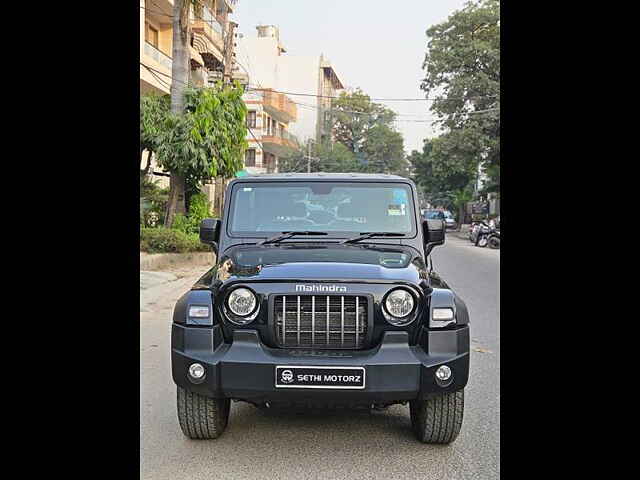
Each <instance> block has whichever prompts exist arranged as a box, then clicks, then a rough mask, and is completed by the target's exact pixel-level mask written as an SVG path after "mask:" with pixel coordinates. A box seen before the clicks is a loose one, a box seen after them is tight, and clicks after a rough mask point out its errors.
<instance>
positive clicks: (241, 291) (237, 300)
mask: <svg viewBox="0 0 640 480" xmlns="http://www.w3.org/2000/svg"><path fill="white" fill-rule="evenodd" d="M226 304H227V308H228V309H229V311H230V312H231V313H232V315H230V316H229V317H230V318H229V320H231V321H232V322H234V323H237V324H239V325H246V324H247V323H250V322H251V321H252V320H253V319H255V317H256V315H255V314H256V313H257V306H258V299H257V298H256V295H255V293H253V292H252V291H251V290H249V289H248V288H244V287H241V288H236V289H235V290H232V291H231V293H229V295H228V296H227V301H226Z"/></svg>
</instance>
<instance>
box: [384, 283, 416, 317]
mask: <svg viewBox="0 0 640 480" xmlns="http://www.w3.org/2000/svg"><path fill="white" fill-rule="evenodd" d="M415 305H416V302H415V299H414V298H413V295H412V294H411V292H409V291H408V290H405V289H403V288H397V289H395V290H392V291H391V292H389V294H388V295H387V298H386V299H385V301H384V308H385V310H386V313H387V315H386V317H387V321H388V322H389V323H391V324H392V325H406V324H408V323H410V322H411V321H412V320H413V318H412V316H411V313H413V311H414V307H415Z"/></svg>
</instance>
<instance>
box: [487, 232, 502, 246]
mask: <svg viewBox="0 0 640 480" xmlns="http://www.w3.org/2000/svg"><path fill="white" fill-rule="evenodd" d="M487 245H488V246H489V248H500V230H497V229H495V230H494V231H493V232H491V233H490V234H489V238H488V239H487Z"/></svg>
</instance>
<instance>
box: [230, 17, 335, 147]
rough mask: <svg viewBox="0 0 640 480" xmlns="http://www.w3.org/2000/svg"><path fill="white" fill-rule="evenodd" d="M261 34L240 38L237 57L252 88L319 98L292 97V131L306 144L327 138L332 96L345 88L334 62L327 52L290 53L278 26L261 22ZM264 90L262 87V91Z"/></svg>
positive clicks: (258, 27) (259, 32) (259, 29)
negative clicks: (295, 112) (293, 106)
mask: <svg viewBox="0 0 640 480" xmlns="http://www.w3.org/2000/svg"><path fill="white" fill-rule="evenodd" d="M256 30H257V35H256V36H251V37H250V36H248V35H245V36H243V37H242V38H238V40H237V46H236V59H237V61H238V63H239V64H240V65H242V67H243V68H244V69H245V70H246V72H247V74H248V82H249V87H250V88H249V90H250V91H251V92H254V93H255V92H256V90H255V89H272V90H276V91H280V92H293V93H309V94H312V95H318V97H306V96H293V95H291V96H289V97H287V98H289V99H290V100H291V99H293V100H292V102H293V103H294V105H296V106H297V115H296V119H295V121H291V124H290V125H289V130H288V132H289V134H290V135H293V136H295V137H296V138H297V139H298V140H299V141H300V142H301V143H302V144H305V143H306V142H307V141H308V140H314V141H316V142H319V141H322V140H323V139H326V138H327V135H328V134H329V131H328V130H329V129H328V122H329V121H330V106H331V99H330V98H322V97H320V96H325V97H332V96H337V95H338V94H339V93H340V91H341V90H342V89H343V88H344V87H343V84H342V82H341V81H340V79H339V78H338V75H337V73H336V72H335V70H334V68H333V67H332V66H331V62H330V61H329V60H328V59H327V58H325V57H324V55H322V54H320V55H289V54H287V49H286V48H285V46H284V45H283V44H282V42H281V41H280V31H279V29H278V27H277V26H275V25H258V26H257V27H256ZM258 91H260V90H258Z"/></svg>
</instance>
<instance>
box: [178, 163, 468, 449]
mask: <svg viewBox="0 0 640 480" xmlns="http://www.w3.org/2000/svg"><path fill="white" fill-rule="evenodd" d="M221 216H222V218H221V219H205V220H203V221H202V223H201V225H200V239H201V241H202V242H204V243H207V244H210V245H211V246H212V249H213V251H214V252H215V254H216V263H215V265H214V267H213V268H212V269H211V270H209V271H208V272H207V273H206V274H205V275H204V276H203V277H202V278H200V280H198V281H197V282H196V284H195V285H194V286H193V287H192V288H191V290H190V291H188V292H187V293H186V294H185V295H183V296H182V297H181V298H180V299H179V300H178V302H177V304H176V306H175V309H174V312H173V324H172V332H171V367H172V375H173V379H174V381H175V383H176V384H177V390H178V391H177V410H178V420H179V423H180V427H181V428H182V431H183V432H184V434H185V435H186V436H188V437H190V438H194V439H195V438H199V439H201V438H217V437H218V436H220V435H221V434H222V432H223V431H224V430H225V428H226V426H227V421H228V418H229V405H230V401H231V400H234V401H245V402H249V403H252V404H254V405H256V406H258V407H264V408H273V407H278V408H299V407H303V408H304V407H328V408H341V407H345V408H356V407H365V408H384V407H387V406H389V405H393V404H397V403H400V404H406V403H409V410H410V415H411V426H412V429H413V431H414V432H415V434H416V436H417V437H418V439H419V440H420V441H422V442H425V443H450V442H452V441H453V440H455V438H456V437H457V436H458V433H459V432H460V427H461V425H462V415H463V408H464V387H465V385H466V384H467V378H468V375H469V316H468V313H467V308H466V306H465V304H464V302H463V301H462V300H461V299H460V298H459V297H458V296H457V295H456V294H455V293H454V292H453V291H452V290H451V289H450V288H449V286H448V285H447V284H446V283H445V281H444V280H443V279H442V278H441V277H440V276H439V275H438V274H437V273H436V272H435V271H434V270H433V262H432V261H430V259H429V254H430V252H431V250H432V249H433V248H434V247H435V246H437V245H442V244H443V243H444V241H445V223H444V222H443V221H442V220H439V219H426V220H423V219H422V218H421V215H420V209H419V208H418V203H417V192H416V188H415V185H414V184H413V182H411V181H410V180H407V179H404V178H402V177H398V176H395V175H367V174H321V173H316V174H268V175H259V176H246V177H242V178H237V179H234V180H233V181H231V182H230V183H229V185H228V187H227V190H226V193H225V199H224V206H223V211H222V215H221Z"/></svg>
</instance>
